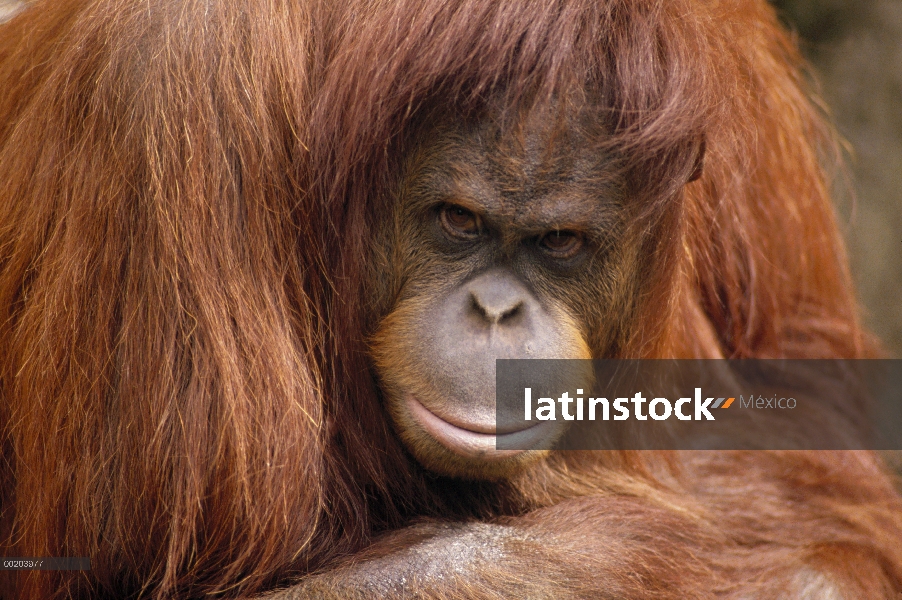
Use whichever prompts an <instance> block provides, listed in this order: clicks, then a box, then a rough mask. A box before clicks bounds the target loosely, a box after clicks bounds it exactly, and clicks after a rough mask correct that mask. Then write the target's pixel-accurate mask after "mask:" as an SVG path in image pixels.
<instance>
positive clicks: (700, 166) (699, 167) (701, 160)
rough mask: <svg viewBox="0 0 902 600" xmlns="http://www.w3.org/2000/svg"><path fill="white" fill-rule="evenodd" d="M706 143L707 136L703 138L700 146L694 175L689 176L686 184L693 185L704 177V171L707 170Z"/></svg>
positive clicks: (693, 171)
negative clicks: (692, 183)
mask: <svg viewBox="0 0 902 600" xmlns="http://www.w3.org/2000/svg"><path fill="white" fill-rule="evenodd" d="M705 141H706V138H705V136H702V139H701V142H699V144H698V154H696V155H695V168H694V169H692V175H690V176H689V180H688V181H687V182H686V183H691V182H693V181H695V180H696V179H698V178H699V177H701V176H702V171H704V169H705V149H706V144H705Z"/></svg>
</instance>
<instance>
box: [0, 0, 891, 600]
mask: <svg viewBox="0 0 902 600" xmlns="http://www.w3.org/2000/svg"><path fill="white" fill-rule="evenodd" d="M799 67H800V60H799V57H798V55H797V53H796V51H795V49H794V48H793V46H792V45H791V43H790V42H789V41H788V40H787V38H786V36H785V35H784V34H783V33H782V31H781V30H780V28H779V27H778V24H777V22H776V20H775V17H774V15H773V13H772V10H771V9H770V8H769V7H768V6H767V5H766V3H765V2H764V1H763V0H760V1H757V0H755V1H752V0H750V1H738V0H736V1H728V0H718V1H714V0H712V1H698V0H667V1H666V2H664V1H660V0H658V1H654V0H648V1H631V0H605V1H589V0H569V1H566V0H536V1H534V2H524V3H521V2H497V1H495V0H377V1H373V0H259V1H257V2H245V1H242V0H229V1H223V2H205V1H204V2H202V1H192V0H183V1H181V2H172V1H168V2H163V1H158V0H140V1H136V0H45V1H44V2H39V3H37V4H36V5H34V6H31V7H29V8H28V9H26V10H25V11H24V12H22V13H21V14H20V15H18V16H17V17H15V18H14V19H13V20H12V21H11V22H9V23H7V24H5V25H3V26H2V28H0V90H2V92H0V182H3V183H2V185H0V444H2V447H0V511H2V512H0V554H3V555H6V556H90V557H92V567H93V569H92V570H91V571H90V572H85V573H78V572H19V573H18V574H17V575H16V576H11V575H8V577H9V578H8V579H7V580H6V586H7V587H6V589H9V590H16V593H17V594H18V597H20V598H34V599H37V598H51V597H60V598H61V597H70V596H72V597H81V596H88V595H90V596H91V597H100V596H104V595H106V596H110V597H122V596H123V595H131V596H135V595H139V594H143V595H144V596H146V597H155V598H164V597H171V596H172V595H173V594H175V593H178V594H179V595H184V596H192V597H193V596H199V595H202V594H204V593H213V592H217V593H226V594H230V595H231V594H238V593H251V592H254V591H258V590H261V589H263V588H265V587H266V586H269V585H272V584H273V583H275V582H277V581H280V580H284V579H285V578H286V577H287V576H289V575H292V574H303V573H307V572H310V571H312V570H315V569H318V568H321V567H323V566H324V565H327V564H328V563H329V561H331V560H333V559H334V558H335V557H337V556H341V555H345V554H348V553H353V552H356V551H358V550H359V549H361V548H362V547H364V546H365V545H366V544H367V542H368V540H370V539H371V537H372V536H373V535H374V534H375V533H377V532H379V531H386V530H390V529H394V528H397V527H400V526H402V525H403V524H405V523H407V522H409V521H410V519H412V518H414V517H421V516H430V515H433V516H442V517H443V518H449V517H450V518H458V519H464V518H473V517H476V518H490V517H493V516H498V515H516V514H522V513H524V512H526V511H528V510H531V509H534V508H538V507H542V506H549V505H553V504H554V503H556V502H558V501H559V500H560V499H562V498H566V497H571V496H578V495H591V494H597V493H602V492H604V493H610V491H611V490H614V491H615V492H618V493H624V494H627V495H639V496H641V495H643V494H645V495H647V496H648V497H651V496H653V495H655V494H658V495H661V494H665V492H664V491H661V486H662V485H663V484H661V483H660V482H657V481H656V479H655V477H656V475H655V473H658V472H659V471H660V470H661V468H662V467H661V465H664V464H666V463H667V461H668V460H669V459H668V458H667V457H666V456H663V455H660V454H653V453H628V452H623V453H607V454H601V453H599V454H595V455H593V454H578V453H573V454H566V455H560V456H555V457H553V458H552V459H551V460H550V461H549V462H548V463H547V464H545V465H543V466H542V467H540V468H539V469H538V471H537V472H536V473H533V475H532V479H530V480H528V481H527V480H526V479H524V480H523V481H512V482H509V483H507V484H495V485H489V484H479V483H463V482H449V481H446V480H443V479H435V478H432V477H428V476H426V475H425V474H424V473H423V471H422V469H421V468H420V467H418V466H417V465H415V464H413V463H412V461H411V459H409V458H408V456H407V455H406V454H405V453H404V452H403V450H402V449H401V448H400V446H399V444H398V442H397V440H396V439H395V436H394V435H393V433H392V432H391V429H390V427H389V425H388V423H387V421H386V418H385V415H384V413H383V409H382V407H381V406H380V403H379V397H378V391H377V389H376V388H375V385H374V383H373V376H372V371H371V366H370V363H369V358H368V355H367V352H366V350H367V349H366V339H367V335H369V334H370V333H372V331H373V328H374V326H375V324H376V320H377V319H378V318H379V316H380V315H378V314H373V312H374V311H373V309H372V307H371V306H370V305H369V304H368V302H369V298H368V295H367V293H366V292H367V291H366V289H364V279H365V278H364V277H363V273H364V272H365V270H366V268H367V260H368V248H369V245H368V240H369V239H370V236H371V235H372V234H371V232H370V230H369V227H370V224H371V223H372V222H373V221H374V220H375V217H374V215H376V214H377V211H379V210H384V209H385V207H386V205H387V204H386V203H390V202H392V201H393V199H392V194H391V192H392V189H393V187H392V186H393V185H395V184H396V181H395V178H396V173H397V169H398V160H399V156H401V155H402V154H403V150H404V148H405V147H406V144H407V143H409V137H410V135H411V132H413V131H415V130H416V126H417V123H419V122H421V121H422V119H424V118H425V117H426V116H427V115H428V114H435V113H436V112H440V111H448V114H458V115H463V116H467V115H475V114H480V113H481V112H483V111H487V110H495V111H497V110H498V109H499V108H500V110H501V114H502V115H504V114H515V113H517V112H518V111H522V110H527V109H530V108H533V107H535V106H539V105H547V106H554V107H564V110H566V108H567V107H570V106H574V105H576V106H579V105H580V104H586V103H591V105H592V110H594V111H596V113H597V115H598V118H599V119H600V120H602V121H603V122H604V124H605V127H606V131H607V132H608V134H609V138H608V139H607V140H606V141H605V146H606V148H605V150H606V151H609V152H611V153H612V155H614V156H617V157H618V160H619V163H620V164H621V165H622V166H623V167H622V168H623V173H624V177H625V179H626V181H628V182H629V186H630V197H631V198H633V200H632V201H633V202H635V203H636V210H635V215H636V219H635V227H636V228H637V230H642V231H645V232H646V233H647V234H648V237H649V239H650V240H652V242H650V243H653V244H655V256H656V257H657V259H656V260H657V263H656V264H653V265H649V266H648V272H647V273H643V274H642V275H643V278H644V280H645V281H647V285H646V287H645V288H644V296H643V299H642V306H643V307H644V313H643V315H644V316H643V318H641V319H639V323H641V326H640V327H639V328H637V329H636V330H635V331H634V333H633V334H632V336H631V338H630V342H629V344H628V345H627V347H625V348H623V349H622V355H623V356H629V357H664V356H674V357H683V356H686V357H688V356H706V357H716V356H723V357H850V358H852V357H863V356H869V355H870V354H871V353H872V350H871V349H870V345H869V342H868V341H867V339H866V336H865V334H864V333H863V332H862V330H861V328H860V325H859V322H858V317H857V309H856V306H855V302H854V296H853V292H852V287H851V284H850V278H849V274H848V272H847V266H846V259H845V255H844V250H843V247H842V244H841V242H840V239H839V236H838V234H837V228H836V225H835V223H834V217H833V213H832V210H831V206H830V200H829V195H828V186H827V178H826V177H825V173H824V171H823V170H822V165H824V164H828V163H829V162H830V161H832V160H833V159H834V158H835V150H834V145H833V142H832V136H831V132H830V130H829V129H828V128H827V127H825V125H824V123H823V121H822V119H821V115H820V114H819V112H818V111H817V110H816V109H815V108H814V104H813V103H812V101H811V100H810V98H809V95H808V91H807V88H806V85H805V82H804V81H803V80H802V78H801V75H800V70H799ZM702 145H704V147H705V148H706V154H705V165H704V174H703V176H702V178H701V180H699V181H698V182H695V183H691V184H689V185H688V186H685V187H684V186H683V185H682V182H684V181H685V180H686V179H687V176H688V175H689V174H690V173H691V172H692V169H693V163H694V160H695V157H696V156H697V155H698V149H699V148H700V147H701V146H702ZM730 460H731V461H734V462H732V463H730V462H727V461H730ZM724 461H725V462H724V464H725V465H727V466H725V467H724V468H725V469H730V470H731V472H738V473H742V472H743V470H744V469H749V470H757V471H768V469H770V472H769V476H772V477H773V478H775V479H777V478H780V477H784V478H785V477H790V476H789V475H787V473H792V474H793V475H791V477H795V478H796V479H801V478H802V476H801V475H799V473H806V472H808V473H814V472H816V473H818V475H817V476H816V477H819V478H820V479H819V482H820V483H819V484H818V485H822V489H826V490H827V491H826V492H822V493H824V494H826V496H825V498H824V499H822V500H820V501H819V502H820V504H818V506H817V507H816V508H811V507H808V508H805V507H806V504H805V502H804V496H805V494H806V491H805V489H807V488H805V483H804V482H801V481H798V482H795V483H793V484H792V485H798V486H799V488H798V489H799V490H800V491H799V492H798V493H799V494H801V500H799V499H796V502H797V504H798V507H797V508H798V513H797V515H796V516H795V517H793V518H792V519H790V520H789V522H790V523H791V524H792V525H791V526H787V520H786V519H785V517H784V518H783V520H782V521H780V522H781V523H782V525H783V526H782V527H781V528H774V527H773V526H772V525H771V526H770V527H769V528H766V529H767V531H768V534H767V535H770V536H773V539H775V540H776V539H779V540H783V541H786V543H788V544H790V545H794V544H796V541H795V540H800V539H801V540H805V543H809V544H812V545H813V546H816V545H817V544H820V543H824V544H826V543H828V542H830V543H832V542H833V541H835V542H836V543H837V544H839V543H844V544H847V545H849V546H854V547H856V548H857V547H859V546H860V547H862V548H865V547H866V548H867V550H866V552H873V553H877V554H880V556H882V557H884V558H882V559H881V560H882V563H881V564H883V565H884V568H883V571H882V575H881V576H887V577H891V578H894V579H893V580H894V581H896V582H898V581H900V580H902V572H900V565H902V547H900V546H899V544H898V538H897V537H895V536H897V535H899V517H898V513H897V512H893V511H898V502H897V501H896V500H895V496H894V494H893V492H892V490H891V489H890V487H889V485H888V484H887V483H885V480H884V479H881V478H880V477H878V476H876V475H875V473H876V471H875V469H876V467H875V466H874V465H873V463H872V459H871V458H870V457H868V456H863V455H862V456H852V455H843V456H840V455H833V456H832V457H821V458H818V457H816V456H813V455H806V454H785V455H780V456H777V455H774V461H773V463H774V464H773V465H772V466H768V465H770V463H765V462H764V461H762V459H760V458H756V457H755V456H754V455H735V456H732V457H729V458H728V457H725V458H724ZM729 465H733V466H729ZM806 469H807V470H806ZM850 473H851V475H849V474H850ZM722 477H723V479H724V481H723V483H722V485H723V488H722V490H723V492H724V493H723V494H722V496H721V497H720V498H719V499H713V500H710V502H709V503H708V504H705V503H704V502H701V501H695V500H694V501H692V502H689V501H688V500H682V499H681V498H682V497H683V496H684V495H685V494H686V490H687V489H691V487H692V486H691V485H687V486H686V487H684V488H680V489H681V490H683V491H671V492H667V493H670V494H671V496H670V499H669V500H668V502H670V503H671V504H672V505H673V506H682V507H683V508H682V510H685V511H689V512H692V511H694V512H692V514H695V515H696V516H697V518H698V519H701V520H704V519H710V518H713V517H710V515H713V514H722V515H728V517H729V518H725V519H724V520H723V521H722V523H721V525H722V526H723V527H724V528H725V529H727V530H729V531H734V532H739V533H734V534H730V535H733V536H734V538H736V539H740V538H742V535H746V536H751V533H750V532H752V531H756V529H755V528H763V529H761V531H764V528H765V525H764V523H766V522H767V520H768V519H772V520H773V519H775V517H774V514H775V512H774V511H781V510H784V509H783V508H779V507H778V506H777V505H778V502H777V500H776V498H782V497H783V496H784V495H786V494H788V492H786V491H785V490H784V491H782V492H779V491H777V492H772V493H770V492H767V491H763V492H761V493H763V494H768V493H770V494H771V495H770V496H769V497H770V500H769V501H768V502H764V503H762V505H758V506H752V505H750V503H749V502H748V500H747V499H743V497H742V495H743V494H745V495H746V496H747V495H748V494H749V490H748V489H746V488H744V487H743V486H742V485H740V482H739V481H738V480H737V479H736V477H735V476H730V477H728V476H726V475H723V476H722ZM812 477H815V476H812ZM787 485H789V484H787ZM810 485H815V483H810ZM830 486H832V487H830ZM853 486H859V488H858V489H857V490H854V494H853V489H854V488H853ZM653 490H655V491H653ZM812 493H813V492H812ZM850 495H854V496H855V497H856V498H859V500H857V501H854V502H853V501H851V500H849V501H848V502H852V503H853V504H857V505H858V509H857V510H860V511H862V512H860V513H856V515H859V516H860V518H857V517H856V516H855V515H853V516H848V517H842V519H846V521H847V522H846V523H845V525H844V527H845V529H844V528H843V527H840V526H839V525H825V524H824V523H825V519H827V520H828V521H829V519H830V518H835V519H840V517H837V516H836V515H837V514H840V513H839V512H831V511H834V510H835V511H839V510H840V509H841V508H842V506H843V505H844V504H845V503H847V500H846V499H847V497H850ZM656 497H657V496H656ZM737 498H739V499H738V500H737ZM718 503H720V504H718ZM731 503H733V504H732V505H731ZM837 507H839V508H837ZM718 510H719V511H721V512H719V513H717V512H716V511H718ZM867 510H870V511H871V512H867ZM768 511H770V512H768ZM831 515H832V516H831ZM831 522H832V521H831ZM666 526H667V525H666V523H665V522H664V521H661V528H662V529H663V528H665V527H666ZM730 528H732V529H730ZM762 535H763V534H762ZM665 537H666V536H663V535H662V539H664V538H665ZM671 542H672V540H671ZM790 542H791V543H790ZM799 543H801V542H799ZM649 544H654V542H653V541H649ZM856 544H857V545H858V546H856ZM749 547H751V546H749ZM661 551H662V552H666V550H665V549H662V550H661ZM744 552H745V554H743V553H742V552H740V551H739V550H736V551H735V552H734V553H733V555H732V556H733V557H734V558H735V560H737V561H738V560H740V559H741V560H745V561H746V562H745V565H746V567H747V572H746V573H745V574H744V575H743V577H746V578H748V580H752V579H754V577H758V576H760V577H761V578H762V580H764V578H765V576H766V573H767V569H769V568H771V567H769V566H768V565H772V564H773V563H772V562H771V563H768V562H767V560H765V558H763V556H764V553H765V551H761V552H757V553H756V552H752V551H751V550H748V549H746V550H745V551H744ZM862 552H864V551H862ZM723 560H724V561H727V559H723ZM730 560H732V559H730ZM725 568H726V567H725ZM8 573H9V572H7V574H8ZM860 577H865V575H860ZM874 577H877V575H874ZM875 581H876V579H875ZM3 589H4V588H3V587H2V585H0V590H3ZM10 593H12V592H10Z"/></svg>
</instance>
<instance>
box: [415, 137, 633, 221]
mask: <svg viewBox="0 0 902 600" xmlns="http://www.w3.org/2000/svg"><path fill="white" fill-rule="evenodd" d="M408 168H409V171H408V173H409V177H408V179H407V182H408V184H407V191H408V194H406V196H407V199H408V202H412V203H417V204H419V203H424V204H430V205H431V204H435V203H440V202H441V203H445V202H447V203H454V204H460V205H462V206H464V207H467V208H469V209H471V210H474V211H476V212H480V213H489V214H493V215H496V216H497V217H498V218H503V219H505V220H506V221H507V222H512V223H514V222H516V223H519V224H520V225H522V226H530V225H534V226H535V227H536V228H538V229H542V228H547V227H549V226H560V227H564V226H566V225H568V224H570V225H572V224H575V223H598V224H603V223H605V222H606V221H608V220H609V219H608V217H609V216H610V213H611V212H612V211H613V210H614V209H615V208H616V207H617V206H619V205H620V203H621V202H622V196H623V192H622V187H623V186H622V177H621V171H620V169H619V168H618V161H617V160H616V159H615V158H613V156H612V154H611V153H610V152H609V151H605V150H604V149H602V148H601V144H600V143H596V140H594V139H592V135H591V134H590V133H589V132H588V131H586V129H585V128H581V127H569V128H568V127H563V126H561V125H560V124H554V125H551V126H547V125H545V124H538V123H535V122H533V123H529V122H527V123H525V124H519V125H518V126H516V127H513V128H511V129H509V130H506V131H505V130H501V129H499V128H498V127H497V125H496V124H494V123H491V124H486V123H480V124H477V125H471V126H467V125H461V126H460V127H458V128H454V129H448V128H445V129H443V130H436V131H434V132H433V135H429V136H425V141H424V142H423V143H422V145H421V146H420V148H419V149H418V151H417V152H415V153H414V159H413V160H412V162H411V164H410V165H409V167H408ZM562 219H563V220H565V221H567V220H569V221H573V223H567V222H563V221H561V220H562Z"/></svg>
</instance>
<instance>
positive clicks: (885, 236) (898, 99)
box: [0, 0, 902, 358]
mask: <svg viewBox="0 0 902 600" xmlns="http://www.w3.org/2000/svg"><path fill="white" fill-rule="evenodd" d="M51 1H52V0H51ZM702 1H704V0H702ZM17 4H19V3H18V2H17V1H15V0H0V20H2V19H3V18H4V17H5V16H7V15H9V14H10V13H11V12H12V10H13V9H14V7H15V6H16V5H17ZM773 4H774V5H775V7H776V8H777V10H778V12H779V14H780V17H781V19H782V20H783V22H784V23H785V24H786V26H787V27H788V28H789V29H790V30H791V31H793V32H794V35H795V36H796V38H797V41H798V44H799V46H800V47H801V48H802V51H803V52H804V54H805V56H806V57H807V58H808V60H809V61H810V62H811V64H812V65H813V71H812V72H813V77H814V79H815V81H816V84H817V86H818V88H819V90H820V94H821V95H822V96H823V98H824V100H825V101H826V104H827V106H828V107H829V111H830V115H831V118H832V119H833V121H834V122H835V123H836V126H837V128H838V130H839V132H840V134H841V135H842V136H843V138H844V139H845V140H847V141H848V143H849V146H848V150H849V151H848V153H847V159H848V163H849V167H850V169H849V171H850V174H851V176H852V180H851V181H852V185H851V186H848V185H844V184H843V183H842V182H840V183H839V184H838V185H837V193H836V196H837V205H838V208H839V213H840V219H841V222H842V225H843V229H844V231H845V233H846V239H847V240H848V245H849V251H850V255H851V259H852V271H853V274H854V275H855V278H856V281H857V284H858V290H859V295H860V298H861V301H862V303H863V306H864V310H865V316H866V319H867V322H868V324H869V325H870V327H871V329H872V330H873V331H874V332H875V333H876V334H877V335H878V336H879V337H880V338H881V339H882V340H883V341H884V343H885V344H886V347H887V350H888V351H889V352H890V354H891V355H892V356H895V357H899V358H902V0H773ZM850 187H851V189H850Z"/></svg>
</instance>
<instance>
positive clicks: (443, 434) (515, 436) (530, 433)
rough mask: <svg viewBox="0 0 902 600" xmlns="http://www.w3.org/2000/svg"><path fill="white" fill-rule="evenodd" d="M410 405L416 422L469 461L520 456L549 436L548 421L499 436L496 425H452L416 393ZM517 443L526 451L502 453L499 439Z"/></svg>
mask: <svg viewBox="0 0 902 600" xmlns="http://www.w3.org/2000/svg"><path fill="white" fill-rule="evenodd" d="M407 406H408V409H409V410H410V412H411V415H412V416H413V418H414V419H415V420H416V422H417V423H418V424H419V425H420V426H421V427H422V428H423V429H425V430H426V432H427V433H429V435H431V436H432V437H433V438H434V439H435V440H436V441H437V442H438V443H440V444H441V445H442V446H444V447H445V448H447V449H448V450H451V451H452V452H454V453H455V454H459V455H462V456H465V457H468V458H480V459H483V460H500V459H504V458H508V457H512V456H516V455H517V454H520V453H522V452H524V451H525V450H526V449H528V448H531V447H533V446H537V445H539V444H540V443H541V442H542V441H543V440H544V439H546V438H547V437H548V435H549V433H550V432H549V429H552V428H549V427H548V422H547V421H545V422H542V423H540V424H538V425H532V426H530V427H526V428H524V429H520V430H518V431H513V432H508V433H502V434H500V435H498V434H496V433H495V426H494V425H491V426H488V425H473V424H467V426H466V427H461V426H460V425H456V424H454V423H450V422H449V421H446V420H445V419H443V418H441V417H440V416H438V415H436V414H435V413H434V412H432V411H431V410H429V409H428V408H426V407H425V406H423V404H422V403H421V402H420V401H419V400H417V398H416V397H414V396H413V395H412V394H408V395H407ZM499 438H500V439H504V440H505V442H506V443H507V442H510V443H511V444H515V445H516V446H519V447H520V448H522V449H517V450H499V449H497V448H496V439H499Z"/></svg>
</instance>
